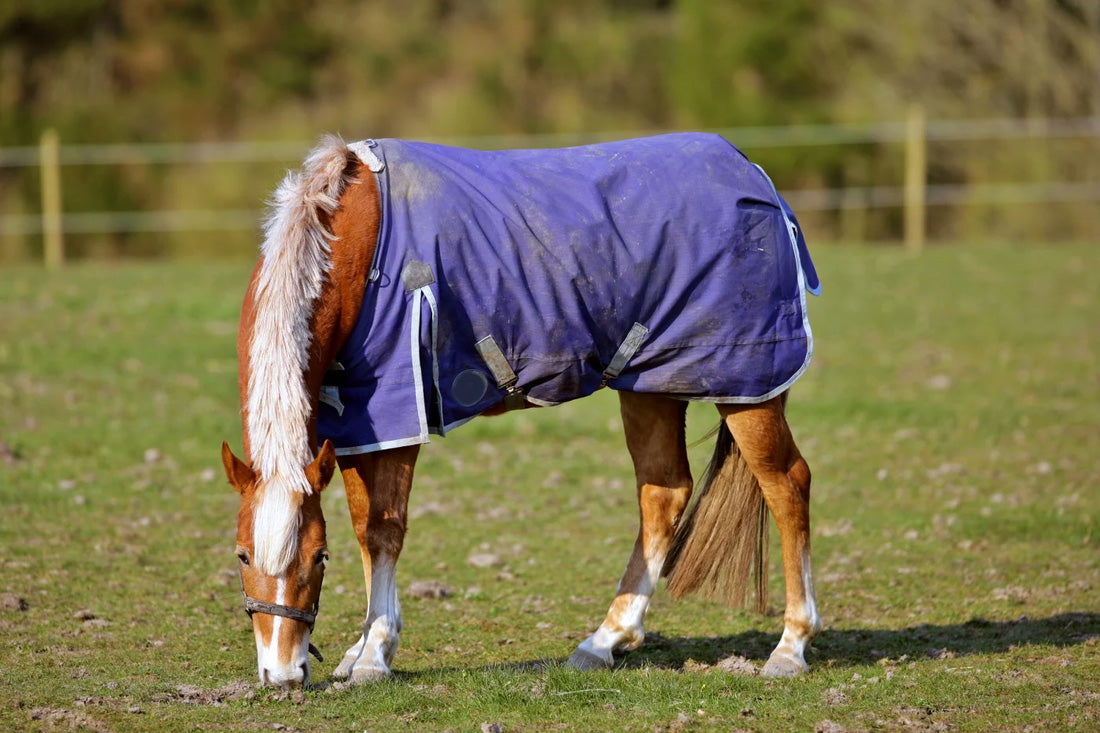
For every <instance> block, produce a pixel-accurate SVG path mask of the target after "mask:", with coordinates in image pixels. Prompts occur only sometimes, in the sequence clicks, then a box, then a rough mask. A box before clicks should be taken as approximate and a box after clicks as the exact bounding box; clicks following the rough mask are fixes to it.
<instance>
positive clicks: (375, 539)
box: [366, 516, 406, 558]
mask: <svg viewBox="0 0 1100 733" xmlns="http://www.w3.org/2000/svg"><path fill="white" fill-rule="evenodd" d="M371 520H372V521H370V522H368V523H367V526H366V545H367V551H368V552H369V553H370V555H371V557H378V556H380V555H385V556H387V557H394V558H396V557H397V556H398V555H399V554H401V547H402V545H403V544H404V542H405V529H406V522H405V520H404V517H393V516H391V517H371Z"/></svg>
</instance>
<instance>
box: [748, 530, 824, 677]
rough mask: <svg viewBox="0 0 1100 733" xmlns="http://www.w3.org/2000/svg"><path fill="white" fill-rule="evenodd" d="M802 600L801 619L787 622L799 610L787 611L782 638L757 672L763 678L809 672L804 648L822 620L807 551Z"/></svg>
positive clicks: (803, 569)
mask: <svg viewBox="0 0 1100 733" xmlns="http://www.w3.org/2000/svg"><path fill="white" fill-rule="evenodd" d="M802 597H803V599H804V602H803V606H802V609H801V612H802V614H803V617H802V618H793V619H792V618H790V614H791V612H792V611H794V612H797V611H798V610H799V609H788V618H787V619H786V624H785V625H784V627H783V636H782V638H780V640H779V644H778V645H777V646H776V647H775V650H774V651H773V652H772V653H771V656H769V657H768V661H767V663H766V664H765V665H764V668H763V669H762V670H761V672H760V674H762V675H763V676H765V677H794V676H795V675H800V674H804V673H805V672H807V671H809V669H810V667H809V665H807V664H806V657H805V652H806V645H807V644H809V643H810V641H811V640H812V639H813V638H814V637H815V636H816V635H817V633H818V632H819V631H821V617H820V616H818V614H817V601H816V600H815V599H814V579H813V572H812V571H811V569H810V553H809V551H808V550H803V552H802ZM792 621H793V622H794V623H793V624H792Z"/></svg>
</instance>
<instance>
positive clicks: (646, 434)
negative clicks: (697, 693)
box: [569, 392, 691, 669]
mask: <svg viewBox="0 0 1100 733" xmlns="http://www.w3.org/2000/svg"><path fill="white" fill-rule="evenodd" d="M619 397H620V404H621V408H622V417H623V429H624V432H625V434H626V445H627V448H628V449H629V450H630V457H631V459H632V460H633V461H634V473H635V476H636V478H637V485H638V507H639V510H640V514H641V526H640V527H639V529H638V539H637V540H636V541H635V543H634V551H633V552H632V553H631V555H630V560H629V561H628V562H627V565H626V573H624V574H623V577H622V580H620V581H619V591H618V594H617V595H616V596H615V600H614V601H613V602H612V603H611V608H610V609H609V610H608V612H607V618H605V619H604V622H603V623H602V624H600V627H599V628H598V629H596V632H595V633H594V634H592V636H590V637H588V638H587V639H585V640H584V641H583V642H582V643H581V645H580V646H579V647H577V649H576V651H574V652H573V655H572V656H571V657H570V658H569V664H570V665H571V666H573V667H576V668H578V669H594V668H600V667H610V666H611V665H612V664H613V658H612V652H613V651H628V650H630V649H634V648H636V647H637V646H638V645H639V644H641V643H642V640H643V639H644V638H645V630H644V628H643V626H642V622H643V620H644V619H645V613H646V610H647V609H648V608H649V600H650V598H651V597H652V596H653V591H654V589H655V588H656V586H657V580H658V578H659V577H660V575H661V568H662V567H663V566H664V563H665V556H666V555H667V554H668V550H669V547H670V546H671V544H672V538H673V536H674V535H675V533H676V522H677V520H679V518H680V515H681V514H682V513H683V511H684V507H685V506H686V505H687V502H688V498H689V497H690V496H691V469H690V468H689V466H688V459H687V449H686V447H685V446H684V412H685V410H686V409H687V405H686V403H684V402H680V401H677V400H671V399H669V398H667V397H656V396H653V395H641V394H634V393H631V392H621V393H620V395H619Z"/></svg>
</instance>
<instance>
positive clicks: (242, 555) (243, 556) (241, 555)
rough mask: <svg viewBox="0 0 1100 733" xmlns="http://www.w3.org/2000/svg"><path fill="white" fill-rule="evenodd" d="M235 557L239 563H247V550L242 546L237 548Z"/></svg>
mask: <svg viewBox="0 0 1100 733" xmlns="http://www.w3.org/2000/svg"><path fill="white" fill-rule="evenodd" d="M237 559H238V560H240V561H241V565H247V564H248V550H246V549H244V548H243V547H238V548H237Z"/></svg>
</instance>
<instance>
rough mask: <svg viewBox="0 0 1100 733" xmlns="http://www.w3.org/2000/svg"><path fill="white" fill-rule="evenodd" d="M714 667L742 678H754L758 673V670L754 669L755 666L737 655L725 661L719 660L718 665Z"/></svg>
mask: <svg viewBox="0 0 1100 733" xmlns="http://www.w3.org/2000/svg"><path fill="white" fill-rule="evenodd" d="M714 666H715V667H717V668H718V669H720V670H722V671H723V672H729V673H730V674H736V675H741V676H742V677H755V676H756V675H757V674H759V673H760V670H758V669H757V668H756V665H755V664H753V663H752V662H750V661H749V660H748V659H745V658H744V657H742V656H741V655H739V654H734V655H732V656H729V657H726V658H725V659H719V660H718V663H717V664H715V665H714Z"/></svg>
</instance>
